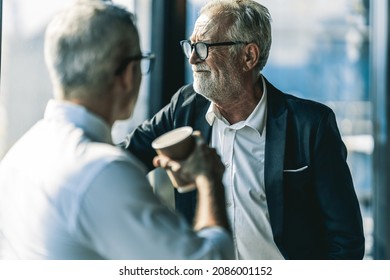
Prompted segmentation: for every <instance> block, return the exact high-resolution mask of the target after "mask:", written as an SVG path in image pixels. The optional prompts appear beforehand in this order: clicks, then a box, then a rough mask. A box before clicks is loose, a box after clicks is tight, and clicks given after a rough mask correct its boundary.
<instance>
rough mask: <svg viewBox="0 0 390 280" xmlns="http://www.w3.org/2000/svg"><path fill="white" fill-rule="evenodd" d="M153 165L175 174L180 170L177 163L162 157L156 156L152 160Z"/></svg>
mask: <svg viewBox="0 0 390 280" xmlns="http://www.w3.org/2000/svg"><path fill="white" fill-rule="evenodd" d="M153 165H154V167H161V168H164V169H170V170H172V171H173V172H177V171H178V170H179V169H180V168H181V166H180V164H179V163H178V162H176V161H173V160H171V159H170V158H168V157H166V156H163V155H159V156H156V157H155V158H154V159H153Z"/></svg>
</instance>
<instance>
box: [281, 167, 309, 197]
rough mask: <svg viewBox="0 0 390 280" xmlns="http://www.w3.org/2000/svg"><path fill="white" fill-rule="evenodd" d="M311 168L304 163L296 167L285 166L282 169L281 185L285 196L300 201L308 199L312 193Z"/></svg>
mask: <svg viewBox="0 0 390 280" xmlns="http://www.w3.org/2000/svg"><path fill="white" fill-rule="evenodd" d="M311 178H312V174H311V169H310V167H309V166H307V165H305V166H302V167H298V168H294V169H292V168H286V169H284V170H283V185H284V192H285V198H287V199H288V200H293V201H294V204H295V203H300V202H302V200H306V199H309V197H310V196H311V195H312V193H313V186H312V184H311V182H312V181H311Z"/></svg>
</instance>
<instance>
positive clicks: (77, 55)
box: [45, 0, 140, 99]
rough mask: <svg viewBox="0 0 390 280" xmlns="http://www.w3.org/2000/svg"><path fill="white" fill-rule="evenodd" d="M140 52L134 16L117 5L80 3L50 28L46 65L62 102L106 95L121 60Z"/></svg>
mask: <svg viewBox="0 0 390 280" xmlns="http://www.w3.org/2000/svg"><path fill="white" fill-rule="evenodd" d="M139 52H140V50H139V38H138V32H137V29H136V26H135V23H134V16H133V14H132V13H130V12H129V11H127V10H126V9H125V8H123V7H120V6H117V5H114V4H112V3H111V1H102V0H76V1H75V3H74V4H73V5H72V6H71V7H69V8H68V9H67V10H65V11H63V12H62V13H60V14H59V15H57V16H56V17H55V18H54V19H53V20H52V21H51V22H50V24H49V26H48V28H47V30H46V36H45V60H46V65H47V67H48V70H49V73H50V77H51V80H52V83H53V86H54V90H55V94H56V97H57V98H61V99H70V98H83V97H91V95H95V96H99V95H102V94H105V92H107V91H108V90H109V89H110V88H111V86H112V84H113V81H114V78H115V74H114V73H115V69H116V68H117V67H118V65H120V63H121V61H122V60H123V59H124V58H125V57H128V56H129V55H136V54H138V53H139ZM86 95H87V96H86Z"/></svg>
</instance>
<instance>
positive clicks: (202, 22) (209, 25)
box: [191, 16, 219, 42]
mask: <svg viewBox="0 0 390 280" xmlns="http://www.w3.org/2000/svg"><path fill="white" fill-rule="evenodd" d="M218 27H219V24H216V23H215V22H214V21H213V19H211V18H210V17H207V16H201V17H199V18H198V20H197V21H196V23H195V28H194V33H193V34H192V36H191V40H192V41H193V42H195V41H201V40H202V39H204V38H207V35H209V36H208V37H209V38H210V33H211V35H213V34H218V32H217V30H218ZM214 31H215V32H214Z"/></svg>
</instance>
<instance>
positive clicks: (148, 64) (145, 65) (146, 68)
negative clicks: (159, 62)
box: [115, 53, 156, 75]
mask: <svg viewBox="0 0 390 280" xmlns="http://www.w3.org/2000/svg"><path fill="white" fill-rule="evenodd" d="M155 58H156V56H155V54H154V53H142V54H139V55H135V56H129V57H126V58H125V59H123V60H122V62H121V64H120V65H119V67H118V68H117V69H116V71H115V75H120V74H122V73H123V71H124V70H125V69H126V67H127V65H128V64H129V63H130V62H131V61H137V60H141V73H142V75H147V74H149V73H150V72H151V71H152V70H153V65H154V60H155Z"/></svg>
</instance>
